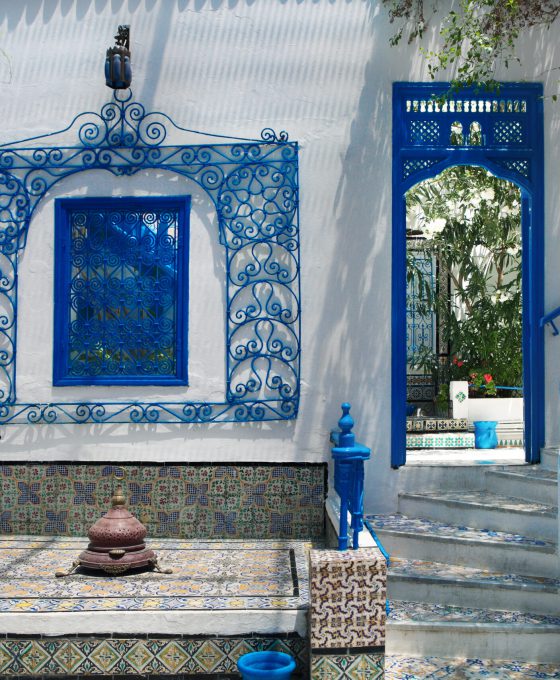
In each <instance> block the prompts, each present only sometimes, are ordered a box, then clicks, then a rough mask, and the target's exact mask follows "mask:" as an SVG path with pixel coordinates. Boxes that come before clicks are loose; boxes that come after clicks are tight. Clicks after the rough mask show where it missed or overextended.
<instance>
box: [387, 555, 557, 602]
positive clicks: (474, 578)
mask: <svg viewBox="0 0 560 680" xmlns="http://www.w3.org/2000/svg"><path fill="white" fill-rule="evenodd" d="M393 575H395V576H401V575H402V576H411V577H414V578H415V579H417V580H418V581H421V582H432V581H434V580H451V581H468V582H470V583H476V584H477V585H482V586H484V585H486V586H497V587H506V588H507V587H512V588H519V587H522V588H526V589H538V590H544V591H549V592H552V593H554V592H558V591H559V590H560V579H554V578H545V577H544V576H543V577H537V576H520V575H519V574H502V573H499V572H491V571H487V570H486V569H477V568H476V567H467V566H464V565H458V564H442V563H439V562H426V561H423V560H406V559H403V558H400V557H393V556H392V557H391V566H390V567H389V578H390V577H391V576H393Z"/></svg>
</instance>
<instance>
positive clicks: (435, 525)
mask: <svg viewBox="0 0 560 680" xmlns="http://www.w3.org/2000/svg"><path fill="white" fill-rule="evenodd" d="M367 519H368V520H369V522H370V523H371V525H372V528H373V530H374V531H378V530H379V531H391V532H399V533H404V534H413V535H414V536H426V535H431V536H439V537H441V538H455V539H461V540H471V541H483V542H485V543H502V544H503V543H516V544H519V545H527V546H531V547H533V548H543V549H545V550H546V551H553V550H554V546H553V545H552V544H551V543H548V542H547V541H541V540H539V539H536V538H528V537H526V536H521V535H519V534H511V533H508V532H505V531H492V530H490V529H472V528H470V527H460V526H454V525H451V524H445V523H443V522H435V521H432V520H429V519H422V518H419V517H406V516H405V515H399V514H394V515H368V517H367Z"/></svg>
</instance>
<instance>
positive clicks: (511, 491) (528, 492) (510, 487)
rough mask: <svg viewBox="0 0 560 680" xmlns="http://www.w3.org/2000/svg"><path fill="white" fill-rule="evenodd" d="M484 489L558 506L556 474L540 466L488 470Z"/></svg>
mask: <svg viewBox="0 0 560 680" xmlns="http://www.w3.org/2000/svg"><path fill="white" fill-rule="evenodd" d="M486 488H487V490H488V491H492V492H493V493H499V494H504V495H506V496H515V497H516V498H525V499H527V500H530V501H537V502H539V503H546V504H547V505H557V504H558V473H557V472H555V471H553V470H545V469H543V468H542V467H541V466H540V465H530V466H526V467H511V468H507V469H505V470H488V471H487V473H486Z"/></svg>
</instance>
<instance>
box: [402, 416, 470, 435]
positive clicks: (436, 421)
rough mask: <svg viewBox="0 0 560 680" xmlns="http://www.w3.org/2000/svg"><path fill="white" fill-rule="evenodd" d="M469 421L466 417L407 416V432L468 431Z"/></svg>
mask: <svg viewBox="0 0 560 680" xmlns="http://www.w3.org/2000/svg"><path fill="white" fill-rule="evenodd" d="M468 427H469V423H468V421H467V420H465V419H464V418H417V417H411V418H407V421H406V431H407V432H466V431H467V430H468Z"/></svg>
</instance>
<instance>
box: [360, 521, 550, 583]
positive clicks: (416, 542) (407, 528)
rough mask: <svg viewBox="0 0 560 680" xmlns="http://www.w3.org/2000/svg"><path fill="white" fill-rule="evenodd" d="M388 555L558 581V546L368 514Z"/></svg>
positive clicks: (519, 536)
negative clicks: (556, 579) (543, 577)
mask: <svg viewBox="0 0 560 680" xmlns="http://www.w3.org/2000/svg"><path fill="white" fill-rule="evenodd" d="M367 519H368V520H369V522H370V524H371V527H372V529H373V530H374V531H375V533H376V534H377V536H378V537H379V539H380V540H381V542H382V543H383V545H384V547H385V549H386V550H387V551H388V552H389V554H390V555H395V556H396V557H406V558H410V559H419V560H426V561H436V562H443V563H448V564H465V565H468V566H472V567H479V568H482V569H490V570H492V571H499V572H505V573H514V574H523V575H527V576H545V577H550V578H556V577H557V576H558V555H557V552H556V545H555V544H554V543H552V542H549V541H543V540H542V539H536V538H530V537H527V536H522V535H519V534H513V533H508V532H502V531H490V530H483V529H475V528H472V527H465V526H457V525H452V524H446V523H443V522H436V521H433V520H429V519H422V518H417V517H413V518H410V517H406V516H405V515H400V514H393V515H368V516H367Z"/></svg>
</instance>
